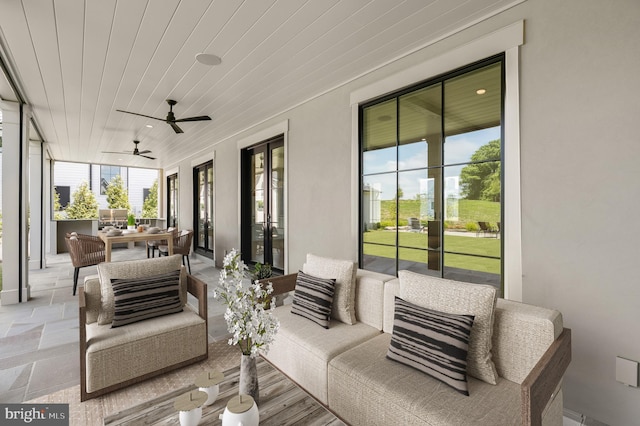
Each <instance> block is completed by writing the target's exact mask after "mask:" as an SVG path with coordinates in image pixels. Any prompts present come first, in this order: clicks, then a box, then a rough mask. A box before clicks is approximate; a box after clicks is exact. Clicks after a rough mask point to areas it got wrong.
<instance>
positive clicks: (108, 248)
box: [104, 239, 111, 262]
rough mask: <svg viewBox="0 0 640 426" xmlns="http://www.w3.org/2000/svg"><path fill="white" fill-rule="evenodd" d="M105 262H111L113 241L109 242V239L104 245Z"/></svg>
mask: <svg viewBox="0 0 640 426" xmlns="http://www.w3.org/2000/svg"><path fill="white" fill-rule="evenodd" d="M104 261H105V262H111V241H109V240H108V239H107V242H106V243H105V244H104Z"/></svg>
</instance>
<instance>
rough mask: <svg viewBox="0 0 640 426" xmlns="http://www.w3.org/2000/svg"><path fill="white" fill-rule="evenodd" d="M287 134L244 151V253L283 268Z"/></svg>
mask: <svg viewBox="0 0 640 426" xmlns="http://www.w3.org/2000/svg"><path fill="white" fill-rule="evenodd" d="M284 172H285V162H284V136H282V135H280V136H278V137H276V138H273V139H270V140H268V141H265V142H263V143H260V144H258V145H256V146H253V147H250V148H247V149H245V150H244V151H243V153H242V201H241V208H242V223H241V232H242V255H243V260H244V261H245V262H246V263H248V264H250V265H253V264H255V263H263V264H266V263H268V264H269V265H271V267H272V268H273V270H274V271H275V272H280V273H282V272H284V259H285V245H284V241H285V206H284V183H285V173H284Z"/></svg>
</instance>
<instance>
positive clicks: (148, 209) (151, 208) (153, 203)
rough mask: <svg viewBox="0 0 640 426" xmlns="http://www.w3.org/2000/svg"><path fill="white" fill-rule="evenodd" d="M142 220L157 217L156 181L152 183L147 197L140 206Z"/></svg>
mask: <svg viewBox="0 0 640 426" xmlns="http://www.w3.org/2000/svg"><path fill="white" fill-rule="evenodd" d="M141 217H144V218H154V217H158V179H156V180H154V181H153V185H151V188H150V189H149V195H147V198H145V199H144V203H143V204H142V216H141Z"/></svg>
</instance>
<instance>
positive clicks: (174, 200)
mask: <svg viewBox="0 0 640 426" xmlns="http://www.w3.org/2000/svg"><path fill="white" fill-rule="evenodd" d="M167 226H169V227H172V228H175V227H176V226H178V174H177V173H175V174H172V175H170V176H167Z"/></svg>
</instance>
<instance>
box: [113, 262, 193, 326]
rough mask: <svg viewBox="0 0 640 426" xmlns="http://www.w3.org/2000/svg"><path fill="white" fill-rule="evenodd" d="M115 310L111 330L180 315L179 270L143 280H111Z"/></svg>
mask: <svg viewBox="0 0 640 426" xmlns="http://www.w3.org/2000/svg"><path fill="white" fill-rule="evenodd" d="M111 285H112V286H113V295H114V302H115V309H114V314H113V322H112V323H111V327H120V326H123V325H127V324H131V323H134V322H138V321H143V320H146V319H149V318H155V317H159V316H163V315H169V314H175V313H178V312H182V303H181V302H180V270H176V271H171V272H167V273H164V274H160V275H153V276H149V277H143V278H128V279H118V278H112V279H111Z"/></svg>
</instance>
